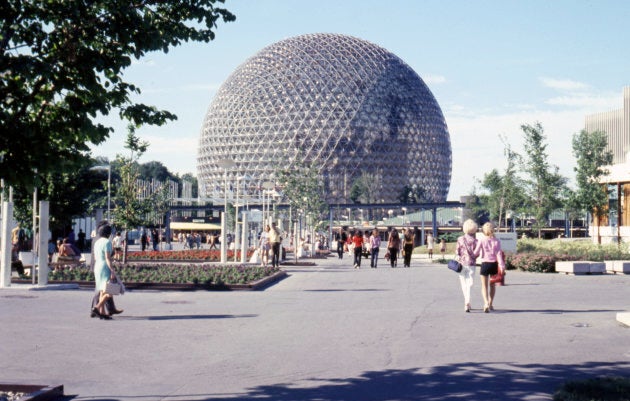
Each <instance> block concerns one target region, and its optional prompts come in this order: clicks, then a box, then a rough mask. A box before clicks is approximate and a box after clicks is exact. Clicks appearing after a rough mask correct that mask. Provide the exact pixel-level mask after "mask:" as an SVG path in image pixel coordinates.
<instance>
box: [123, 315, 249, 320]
mask: <svg viewBox="0 0 630 401" xmlns="http://www.w3.org/2000/svg"><path fill="white" fill-rule="evenodd" d="M257 316H258V315H253V314H252V315H163V316H117V317H115V318H114V319H115V320H204V319H241V318H246V317H257Z"/></svg>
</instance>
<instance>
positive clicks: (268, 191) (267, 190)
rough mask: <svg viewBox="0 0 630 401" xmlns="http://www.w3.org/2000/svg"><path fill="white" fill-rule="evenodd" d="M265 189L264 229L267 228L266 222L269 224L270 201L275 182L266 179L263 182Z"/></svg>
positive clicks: (263, 193) (263, 192)
mask: <svg viewBox="0 0 630 401" xmlns="http://www.w3.org/2000/svg"><path fill="white" fill-rule="evenodd" d="M262 187H263V191H262V195H263V230H264V229H265V224H267V220H268V219H269V203H270V200H271V188H273V182H271V181H265V182H263V183H262ZM265 193H266V194H267V219H265Z"/></svg>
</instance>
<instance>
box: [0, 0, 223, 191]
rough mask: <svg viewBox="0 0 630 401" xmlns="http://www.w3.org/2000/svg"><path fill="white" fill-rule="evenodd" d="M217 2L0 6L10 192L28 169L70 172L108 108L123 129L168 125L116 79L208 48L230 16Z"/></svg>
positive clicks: (0, 92)
mask: <svg viewBox="0 0 630 401" xmlns="http://www.w3.org/2000/svg"><path fill="white" fill-rule="evenodd" d="M218 2H223V0H190V1H160V0H143V1H136V2H129V1H119V0H94V1H82V0H80V1H67V0H50V1H46V2H42V1H34V0H5V1H2V2H0V77H1V79H0V125H1V126H2V128H3V130H4V132H3V134H2V136H0V155H1V156H2V157H0V159H1V160H0V170H1V171H2V172H3V178H4V179H5V180H6V182H7V184H9V185H25V186H31V185H32V184H33V182H34V180H35V177H34V171H36V172H37V173H36V174H38V175H40V176H43V175H45V174H46V173H49V172H55V171H66V170H69V169H72V168H74V167H75V166H76V165H77V163H79V162H80V161H81V160H82V159H84V158H85V157H86V155H87V154H88V152H89V145H90V144H99V143H102V142H103V141H104V140H105V139H106V138H107V137H108V136H109V134H110V132H112V128H111V127H107V126H105V125H103V124H101V123H96V122H95V119H96V118H97V117H99V116H103V115H109V114H110V113H111V112H112V111H114V110H117V111H118V112H119V115H120V116H121V117H122V118H125V119H128V120H130V121H131V122H132V123H134V124H136V125H138V124H153V125H161V124H164V123H166V122H167V121H169V120H173V119H175V118H176V116H175V115H173V114H171V113H169V112H168V111H162V110H158V109H156V108H155V107H152V106H147V105H145V104H141V103H134V102H133V101H132V100H131V99H130V97H131V96H132V95H134V94H139V93H140V90H139V89H138V88H137V87H136V86H134V85H133V84H132V83H129V82H126V81H125V80H124V79H123V71H124V70H125V69H126V68H127V67H129V66H130V65H131V63H132V59H140V58H141V57H143V56H144V55H146V54H147V53H148V52H153V51H163V52H168V50H169V49H170V48H172V47H174V46H178V45H180V44H181V43H182V42H186V41H196V42H208V41H210V40H212V39H214V35H215V34H214V32H213V30H214V29H215V28H216V26H217V22H218V21H219V20H221V19H222V20H223V21H224V22H228V21H233V20H234V19H235V17H234V15H233V14H231V13H230V12H229V11H227V10H226V9H224V8H220V7H216V6H215V3H218Z"/></svg>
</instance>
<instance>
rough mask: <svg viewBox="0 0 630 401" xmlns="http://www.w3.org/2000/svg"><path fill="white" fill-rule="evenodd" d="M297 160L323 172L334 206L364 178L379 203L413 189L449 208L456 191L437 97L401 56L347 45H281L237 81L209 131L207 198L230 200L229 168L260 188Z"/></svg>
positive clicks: (321, 40) (256, 59)
mask: <svg viewBox="0 0 630 401" xmlns="http://www.w3.org/2000/svg"><path fill="white" fill-rule="evenodd" d="M297 158H300V159H302V160H303V161H305V162H306V163H311V162H315V163H316V165H317V166H318V167H319V171H320V174H321V177H322V179H323V182H324V186H325V190H326V198H327V201H328V202H329V203H349V202H350V200H349V196H350V188H351V186H352V184H353V183H354V182H355V181H356V180H357V179H358V178H359V177H360V176H361V174H362V173H364V172H365V173H368V174H370V176H371V177H372V178H373V179H374V182H375V183H376V187H377V188H378V189H377V192H378V193H377V194H375V196H373V198H374V199H373V201H374V203H377V202H398V197H399V196H400V194H401V192H402V191H403V188H404V187H405V186H406V185H408V186H410V187H413V186H418V187H421V188H422V189H423V190H424V192H425V194H426V197H427V200H430V201H434V202H441V201H445V200H446V196H447V194H448V189H449V185H450V177H451V143H450V137H449V133H448V128H447V126H446V121H445V120H444V116H443V115H442V111H441V109H440V107H439V105H438V103H437V101H436V100H435V98H434V96H433V94H432V93H431V91H430V90H429V88H428V87H427V86H426V85H425V83H424V82H423V81H422V79H421V78H420V77H419V76H418V75H417V74H416V73H415V72H414V71H413V70H412V69H411V68H410V67H409V66H408V65H407V64H405V63H404V62H403V61H402V60H401V59H399V58H398V57H396V56H395V55H394V54H392V53H390V52H388V51H387V50H385V49H383V48H381V47H379V46H376V45H374V44H372V43H369V42H367V41H364V40H361V39H357V38H354V37H350V36H345V35H337V34H309V35H302V36H297V37H293V38H290V39H286V40H283V41H280V42H277V43H275V44H272V45H270V46H268V47H266V48H264V49H262V50H261V51H260V52H258V53H257V54H255V55H254V56H253V57H251V58H250V59H248V60H247V61H245V62H244V63H243V64H242V65H241V66H239V67H238V68H237V69H236V70H235V71H234V72H233V73H232V75H231V76H230V77H229V78H228V79H227V80H226V81H225V82H224V83H223V84H222V85H221V87H220V88H219V90H218V92H217V94H216V97H215V98H214V100H213V101H212V103H211V104H210V107H209V109H208V111H207V114H206V116H205V119H204V122H203V127H202V130H201V136H200V140H199V150H198V160H197V161H198V167H197V169H198V179H199V189H200V191H201V192H202V193H203V191H205V194H206V195H209V194H210V192H213V191H217V190H218V191H222V190H223V187H224V184H223V182H224V170H223V168H222V167H221V166H220V163H219V161H220V160H222V159H231V160H233V161H234V163H235V166H234V167H233V168H231V169H230V170H229V174H230V175H231V176H232V177H237V176H243V175H248V176H249V177H251V178H252V179H253V181H255V182H259V183H260V182H263V181H272V182H273V177H274V175H275V173H276V171H277V170H278V169H279V168H284V167H290V166H291V164H292V163H294V161H295V160H296V159H297Z"/></svg>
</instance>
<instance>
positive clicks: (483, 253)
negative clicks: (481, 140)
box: [474, 222, 505, 313]
mask: <svg viewBox="0 0 630 401" xmlns="http://www.w3.org/2000/svg"><path fill="white" fill-rule="evenodd" d="M481 231H482V232H483V234H484V235H485V238H482V239H481V240H480V241H479V242H477V246H476V247H475V251H474V254H475V256H476V257H480V258H481V270H480V271H479V274H480V275H481V295H482V296H483V300H484V302H485V305H484V307H483V311H484V312H485V313H488V312H490V310H493V309H494V308H493V307H492V301H493V300H494V294H495V290H496V287H495V286H494V284H492V285H490V295H488V284H489V282H490V279H489V278H488V276H491V275H494V274H497V273H498V272H499V269H501V272H503V273H505V261H504V260H503V252H501V241H499V240H498V239H497V238H496V237H495V236H494V224H492V223H490V222H488V223H486V224H484V225H483V227H482V228H481Z"/></svg>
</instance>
